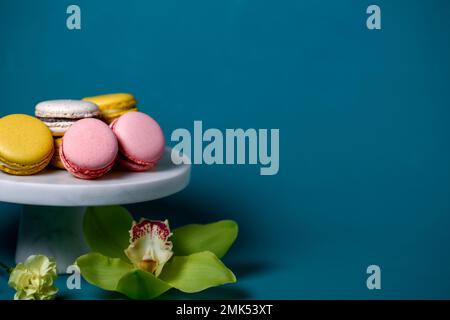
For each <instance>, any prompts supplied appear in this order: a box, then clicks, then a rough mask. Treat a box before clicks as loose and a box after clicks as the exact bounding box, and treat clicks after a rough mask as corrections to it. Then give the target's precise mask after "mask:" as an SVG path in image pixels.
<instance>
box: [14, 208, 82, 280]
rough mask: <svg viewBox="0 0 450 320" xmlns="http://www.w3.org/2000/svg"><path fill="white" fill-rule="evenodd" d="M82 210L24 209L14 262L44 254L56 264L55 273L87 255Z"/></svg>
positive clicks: (64, 269) (62, 270) (64, 270)
mask: <svg viewBox="0 0 450 320" xmlns="http://www.w3.org/2000/svg"><path fill="white" fill-rule="evenodd" d="M85 209H86V208H85V207H48V206H30V205H24V206H23V210H22V216H21V219H20V226H19V234H18V240H17V249H16V262H17V263H18V262H24V261H25V260H26V259H27V258H28V257H29V256H30V255H38V254H43V255H46V256H48V257H53V258H54V259H55V260H56V264H57V268H58V273H60V274H61V273H66V270H67V267H68V266H70V265H72V264H73V263H74V262H75V260H76V259H77V258H78V257H79V256H81V255H83V254H85V253H87V252H89V248H88V246H87V244H86V242H85V240H84V237H83V230H82V225H83V217H84V212H85Z"/></svg>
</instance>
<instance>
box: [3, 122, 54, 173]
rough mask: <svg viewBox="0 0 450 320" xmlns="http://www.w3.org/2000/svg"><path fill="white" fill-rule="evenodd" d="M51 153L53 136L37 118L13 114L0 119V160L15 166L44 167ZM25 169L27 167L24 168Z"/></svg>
mask: <svg viewBox="0 0 450 320" xmlns="http://www.w3.org/2000/svg"><path fill="white" fill-rule="evenodd" d="M52 154H53V137H52V134H51V132H50V130H49V129H48V128H47V126H46V125H45V124H44V123H42V121H40V120H39V119H37V118H35V117H31V116H28V115H23V114H14V115H9V116H6V117H3V118H1V119H0V161H1V162H4V163H6V164H8V163H9V164H12V165H14V166H17V167H36V168H34V169H32V170H31V171H32V172H34V171H35V170H38V169H40V168H41V167H42V166H44V167H45V163H46V162H47V163H48V161H50V159H51V156H52ZM25 170H27V169H25Z"/></svg>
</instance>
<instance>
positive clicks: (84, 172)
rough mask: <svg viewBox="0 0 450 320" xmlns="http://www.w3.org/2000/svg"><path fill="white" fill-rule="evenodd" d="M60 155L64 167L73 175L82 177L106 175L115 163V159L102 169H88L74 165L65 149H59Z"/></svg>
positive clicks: (95, 177) (91, 177)
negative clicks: (66, 155)
mask: <svg viewBox="0 0 450 320" xmlns="http://www.w3.org/2000/svg"><path fill="white" fill-rule="evenodd" d="M59 156H60V159H61V161H62V163H63V164H64V167H65V169H66V170H67V171H69V172H70V173H71V174H72V175H74V176H75V177H77V178H80V179H87V180H90V179H97V178H99V177H101V176H103V175H105V174H106V173H108V172H109V171H110V170H111V169H112V168H113V167H114V164H115V161H114V160H113V161H111V163H110V164H109V165H107V166H106V167H104V168H101V169H95V170H93V169H87V168H83V167H79V166H76V165H74V164H73V163H71V162H70V161H69V160H68V159H67V158H66V157H65V155H64V152H63V149H62V148H61V149H59Z"/></svg>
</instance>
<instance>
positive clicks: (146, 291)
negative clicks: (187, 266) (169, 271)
mask: <svg viewBox="0 0 450 320" xmlns="http://www.w3.org/2000/svg"><path fill="white" fill-rule="evenodd" d="M170 288H171V286H170V285H168V284H167V283H165V282H164V281H161V280H160V279H158V278H156V277H155V276H154V275H153V274H151V273H149V272H145V271H141V270H134V271H131V272H129V273H127V274H126V275H124V276H123V277H122V279H120V281H119V284H118V285H117V291H119V292H120V293H123V294H124V295H126V296H128V297H130V298H132V299H139V300H147V299H153V298H156V297H157V296H160V295H161V294H163V293H164V292H166V291H167V290H169V289H170Z"/></svg>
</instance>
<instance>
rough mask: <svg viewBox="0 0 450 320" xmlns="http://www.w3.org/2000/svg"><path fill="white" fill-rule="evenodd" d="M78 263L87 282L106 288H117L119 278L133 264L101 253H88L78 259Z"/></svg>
mask: <svg viewBox="0 0 450 320" xmlns="http://www.w3.org/2000/svg"><path fill="white" fill-rule="evenodd" d="M76 265H77V266H78V267H79V268H80V271H81V274H82V275H83V277H84V278H85V279H86V281H87V282H89V283H91V284H93V285H94V286H97V287H100V288H102V289H104V290H110V291H112V290H116V288H117V284H118V283H119V280H120V279H121V278H122V277H123V276H124V275H125V274H127V273H128V272H130V271H131V270H133V266H132V265H131V264H129V263H126V262H124V261H123V260H121V259H118V258H108V257H105V256H103V255H101V254H100V253H95V252H93V253H88V254H86V255H84V256H81V257H79V258H78V259H77V261H76Z"/></svg>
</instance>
